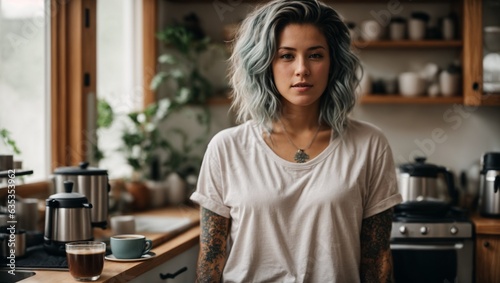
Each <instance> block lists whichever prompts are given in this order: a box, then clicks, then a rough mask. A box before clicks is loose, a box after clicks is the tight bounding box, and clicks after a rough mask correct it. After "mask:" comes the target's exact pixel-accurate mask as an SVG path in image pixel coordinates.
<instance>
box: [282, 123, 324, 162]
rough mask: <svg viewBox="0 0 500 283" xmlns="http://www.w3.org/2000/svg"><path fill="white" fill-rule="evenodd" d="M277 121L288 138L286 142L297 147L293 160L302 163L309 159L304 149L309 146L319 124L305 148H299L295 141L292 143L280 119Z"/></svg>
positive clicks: (316, 134) (317, 131)
mask: <svg viewBox="0 0 500 283" xmlns="http://www.w3.org/2000/svg"><path fill="white" fill-rule="evenodd" d="M279 121H280V123H281V127H282V128H283V132H284V133H285V136H286V138H287V139H288V142H290V144H291V145H293V146H294V147H295V148H296V149H297V152H296V153H295V156H294V158H293V159H294V160H295V162H297V163H304V162H306V161H307V160H309V154H307V153H306V150H308V149H309V148H310V147H311V145H312V144H313V142H314V140H315V139H316V136H318V133H319V128H320V127H321V125H318V129H317V130H316V133H314V136H313V138H312V139H311V142H310V143H309V144H308V145H307V146H306V147H305V148H300V147H298V146H296V145H295V143H293V141H292V139H291V138H290V136H288V132H287V131H286V128H285V124H283V122H282V121H281V119H280V120H279Z"/></svg>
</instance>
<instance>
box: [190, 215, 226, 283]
mask: <svg viewBox="0 0 500 283" xmlns="http://www.w3.org/2000/svg"><path fill="white" fill-rule="evenodd" d="M229 223H230V221H229V218H226V217H223V216H220V215H218V214H216V213H214V212H212V211H210V210H208V209H205V208H203V207H202V208H201V235H200V254H199V257H198V266H197V268H196V277H197V282H220V280H221V277H222V270H223V269H224V264H225V262H226V252H227V236H228V234H229Z"/></svg>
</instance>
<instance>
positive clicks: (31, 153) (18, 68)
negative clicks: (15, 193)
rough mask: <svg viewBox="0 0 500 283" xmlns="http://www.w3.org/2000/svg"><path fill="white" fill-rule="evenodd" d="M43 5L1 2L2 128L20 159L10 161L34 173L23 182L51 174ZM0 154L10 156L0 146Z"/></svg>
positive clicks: (38, 0)
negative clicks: (16, 146) (17, 162)
mask: <svg viewBox="0 0 500 283" xmlns="http://www.w3.org/2000/svg"><path fill="white" fill-rule="evenodd" d="M47 5H48V3H47V1H44V0H22V1H20V0H0V38H1V40H0V47H1V48H0V129H2V128H3V129H6V130H8V131H9V132H10V136H11V137H12V138H13V139H14V140H15V141H16V143H17V145H18V147H19V149H20V150H21V154H19V155H17V154H16V155H14V160H20V161H22V162H23V169H29V170H33V171H34V174H33V175H31V176H26V177H25V180H26V181H39V180H44V179H46V178H47V176H48V174H49V171H50V142H49V139H50V134H49V133H50V128H49V125H50V121H49V102H50V100H49V97H50V95H49V83H48V82H49V73H50V72H49V64H48V62H50V60H49V41H50V37H49V31H50V24H49V18H50V16H49V13H50V9H47ZM0 153H1V154H12V153H13V152H11V150H10V149H9V148H7V147H6V146H5V145H4V143H3V142H0Z"/></svg>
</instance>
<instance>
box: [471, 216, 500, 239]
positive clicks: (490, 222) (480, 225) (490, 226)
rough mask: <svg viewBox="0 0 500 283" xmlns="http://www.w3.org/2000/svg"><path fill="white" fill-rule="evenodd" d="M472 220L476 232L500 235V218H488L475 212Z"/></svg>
mask: <svg viewBox="0 0 500 283" xmlns="http://www.w3.org/2000/svg"><path fill="white" fill-rule="evenodd" d="M471 219H472V222H474V226H475V228H476V234H486V235H500V218H486V217H482V216H480V215H478V214H474V215H473V216H472V217H471Z"/></svg>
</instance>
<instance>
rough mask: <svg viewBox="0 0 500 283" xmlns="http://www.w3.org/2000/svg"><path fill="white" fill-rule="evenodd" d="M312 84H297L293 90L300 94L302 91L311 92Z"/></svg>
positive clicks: (293, 86)
mask: <svg viewBox="0 0 500 283" xmlns="http://www.w3.org/2000/svg"><path fill="white" fill-rule="evenodd" d="M312 86H313V85H312V84H308V83H297V84H294V85H292V88H293V89H295V90H297V91H299V92H302V91H307V90H309V89H310V88H312Z"/></svg>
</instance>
